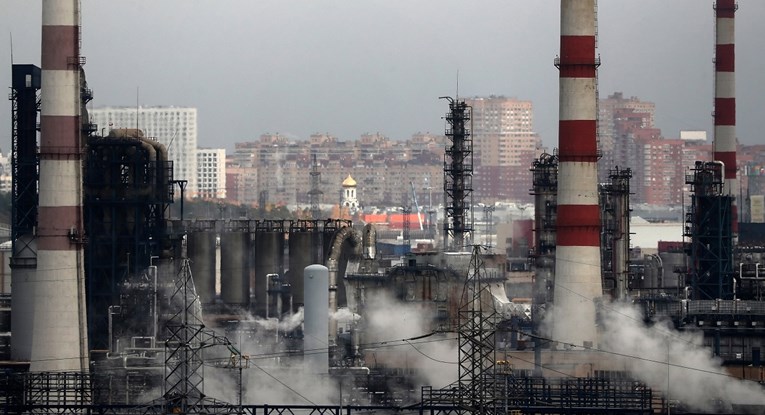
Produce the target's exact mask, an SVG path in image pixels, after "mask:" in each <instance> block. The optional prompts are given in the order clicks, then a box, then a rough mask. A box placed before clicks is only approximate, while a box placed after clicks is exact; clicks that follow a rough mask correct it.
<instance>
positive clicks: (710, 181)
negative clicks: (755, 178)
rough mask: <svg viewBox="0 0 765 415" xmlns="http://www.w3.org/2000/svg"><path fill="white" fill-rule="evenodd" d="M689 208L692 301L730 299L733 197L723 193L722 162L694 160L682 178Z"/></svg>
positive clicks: (731, 291)
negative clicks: (687, 186) (686, 187)
mask: <svg viewBox="0 0 765 415" xmlns="http://www.w3.org/2000/svg"><path fill="white" fill-rule="evenodd" d="M685 183H686V184H688V185H690V186H691V192H692V193H693V196H692V198H691V207H690V209H689V211H687V212H686V214H685V222H686V225H685V231H684V235H685V236H686V237H690V238H691V243H690V244H689V250H690V252H689V253H688V254H689V256H690V260H691V262H690V278H691V286H692V288H693V299H694V300H715V299H723V300H731V299H733V226H732V219H731V218H732V215H731V209H732V204H733V197H732V196H730V195H726V194H724V193H723V185H724V179H723V165H722V163H720V162H702V161H697V162H696V164H695V166H694V168H693V170H691V174H690V175H687V176H686V178H685Z"/></svg>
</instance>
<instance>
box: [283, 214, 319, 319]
mask: <svg viewBox="0 0 765 415" xmlns="http://www.w3.org/2000/svg"><path fill="white" fill-rule="evenodd" d="M289 239H290V240H289V248H290V249H289V265H290V268H289V283H290V285H291V291H292V307H293V311H297V309H298V308H300V306H301V305H303V303H304V301H303V275H302V274H303V270H304V269H305V267H307V266H308V265H311V263H312V262H313V261H312V260H311V258H312V256H313V251H314V246H313V232H311V231H310V230H303V229H294V228H293V229H290V234H289Z"/></svg>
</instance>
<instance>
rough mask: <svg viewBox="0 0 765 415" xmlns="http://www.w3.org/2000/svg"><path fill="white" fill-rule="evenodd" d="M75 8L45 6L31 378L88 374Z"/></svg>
mask: <svg viewBox="0 0 765 415" xmlns="http://www.w3.org/2000/svg"><path fill="white" fill-rule="evenodd" d="M79 19H80V10H79V1H78V0H44V1H43V7H42V88H41V89H42V103H41V118H40V123H41V126H40V185H39V192H40V199H39V200H40V202H39V203H40V207H39V216H38V218H39V220H38V227H37V247H38V252H37V273H36V275H35V277H34V278H33V279H32V280H31V281H29V282H28V283H27V284H33V285H34V286H33V287H31V290H25V291H26V292H28V293H30V294H31V295H30V297H29V301H31V302H33V304H34V306H33V308H34V312H33V315H31V316H29V323H30V327H31V330H33V336H32V341H31V352H30V358H31V366H30V370H32V371H52V370H70V371H87V370H88V352H87V344H88V340H87V323H86V321H87V320H86V318H85V295H84V292H85V289H84V282H85V281H84V268H83V245H82V239H83V219H82V157H81V154H82V151H81V149H82V145H81V142H80V141H81V126H80V110H81V104H80V103H81V99H80V65H81V63H82V62H81V57H80V44H79V37H80V34H79Z"/></svg>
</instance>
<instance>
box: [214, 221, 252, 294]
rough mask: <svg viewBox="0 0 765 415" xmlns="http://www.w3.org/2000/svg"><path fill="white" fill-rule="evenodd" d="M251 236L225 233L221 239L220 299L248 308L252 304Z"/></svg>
mask: <svg viewBox="0 0 765 415" xmlns="http://www.w3.org/2000/svg"><path fill="white" fill-rule="evenodd" d="M249 252H250V234H249V233H248V232H224V233H222V234H221V237H220V298H221V300H222V301H223V303H225V304H228V305H233V306H241V307H246V306H247V305H248V304H249V302H250V264H249V262H250V261H249Z"/></svg>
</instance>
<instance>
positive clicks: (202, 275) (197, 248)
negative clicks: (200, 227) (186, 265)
mask: <svg viewBox="0 0 765 415" xmlns="http://www.w3.org/2000/svg"><path fill="white" fill-rule="evenodd" d="M186 253H187V255H188V257H189V260H190V262H191V275H192V277H193V279H194V288H196V290H197V295H199V301H201V302H202V304H210V303H212V302H213V301H215V232H193V233H190V234H189V235H188V240H187V241H186Z"/></svg>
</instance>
